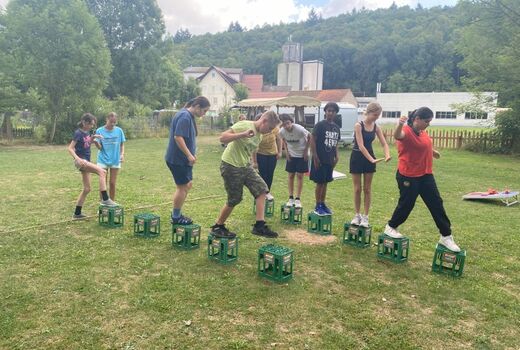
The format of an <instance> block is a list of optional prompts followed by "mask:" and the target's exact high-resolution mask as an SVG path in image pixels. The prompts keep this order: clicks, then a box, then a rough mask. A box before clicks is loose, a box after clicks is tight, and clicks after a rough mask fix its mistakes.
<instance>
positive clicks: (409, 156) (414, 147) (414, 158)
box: [397, 125, 433, 177]
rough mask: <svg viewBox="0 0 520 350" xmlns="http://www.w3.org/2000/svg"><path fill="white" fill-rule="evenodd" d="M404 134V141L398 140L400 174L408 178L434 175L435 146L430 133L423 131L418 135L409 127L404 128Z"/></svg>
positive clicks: (398, 167)
mask: <svg viewBox="0 0 520 350" xmlns="http://www.w3.org/2000/svg"><path fill="white" fill-rule="evenodd" d="M403 132H404V135H405V136H404V139H402V140H397V153H398V155H399V162H398V165H397V169H398V170H399V173H400V174H401V175H404V176H408V177H419V176H423V175H426V174H432V173H433V171H432V165H433V145H432V139H431V138H430V136H429V135H428V133H427V132H426V131H424V130H423V131H421V133H420V134H419V135H417V134H416V133H415V132H414V131H413V129H412V128H411V127H410V126H408V125H405V126H404V127H403Z"/></svg>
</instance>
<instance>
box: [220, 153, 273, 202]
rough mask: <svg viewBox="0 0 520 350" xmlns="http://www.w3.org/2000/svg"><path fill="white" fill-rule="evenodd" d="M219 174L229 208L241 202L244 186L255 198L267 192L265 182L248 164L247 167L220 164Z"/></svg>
mask: <svg viewBox="0 0 520 350" xmlns="http://www.w3.org/2000/svg"><path fill="white" fill-rule="evenodd" d="M220 174H221V175H222V178H223V179H224V187H225V188H226V193H227V196H228V198H227V205H228V206H230V207H234V206H235V205H237V204H238V203H240V202H241V201H242V194H243V191H244V186H246V187H247V189H248V190H249V192H251V194H252V195H253V197H255V198H257V197H258V196H260V195H262V194H264V193H267V192H268V191H269V189H268V188H267V184H266V183H265V181H264V180H263V179H262V178H261V177H260V174H258V173H257V172H256V170H255V169H253V167H252V166H251V165H250V164H249V165H248V166H247V167H235V166H233V165H231V164H229V163H226V162H222V163H220Z"/></svg>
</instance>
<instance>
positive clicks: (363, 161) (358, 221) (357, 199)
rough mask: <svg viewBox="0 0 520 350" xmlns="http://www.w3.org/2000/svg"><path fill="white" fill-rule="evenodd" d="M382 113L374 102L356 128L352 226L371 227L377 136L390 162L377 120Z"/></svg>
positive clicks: (388, 151) (353, 156) (351, 158)
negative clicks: (362, 201) (370, 216)
mask: <svg viewBox="0 0 520 350" xmlns="http://www.w3.org/2000/svg"><path fill="white" fill-rule="evenodd" d="M381 112H382V108H381V106H380V105H379V104H378V103H375V102H372V103H370V104H369V105H368V106H367V110H366V112H365V118H364V120H363V121H360V122H358V123H356V125H355V126H354V144H353V147H352V153H351V154H350V173H351V174H352V182H353V185H354V209H355V211H356V215H355V216H354V218H353V219H352V221H351V225H356V226H363V227H369V224H368V212H369V209H370V202H371V187H372V178H373V176H374V173H375V172H376V163H377V161H376V156H375V154H374V150H373V148H372V142H373V141H374V140H375V138H376V136H377V138H378V139H379V141H380V142H381V145H382V146H383V149H384V152H385V161H387V162H388V161H389V160H390V159H391V157H390V149H389V147H388V144H387V143H386V140H385V137H384V135H383V132H382V131H381V129H380V128H379V127H378V126H377V124H376V120H377V119H378V118H379V115H380V114H381ZM361 180H363V194H364V196H363V197H364V208H363V209H364V211H363V214H361V190H362V186H361Z"/></svg>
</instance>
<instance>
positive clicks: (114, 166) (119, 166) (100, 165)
mask: <svg viewBox="0 0 520 350" xmlns="http://www.w3.org/2000/svg"><path fill="white" fill-rule="evenodd" d="M97 165H98V166H99V167H100V168H103V169H105V170H107V169H111V168H112V169H121V163H119V164H113V165H106V164H103V163H97Z"/></svg>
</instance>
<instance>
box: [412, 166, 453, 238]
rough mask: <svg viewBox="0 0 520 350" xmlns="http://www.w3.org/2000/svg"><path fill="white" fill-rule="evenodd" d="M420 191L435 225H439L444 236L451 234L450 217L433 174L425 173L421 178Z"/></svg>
mask: <svg viewBox="0 0 520 350" xmlns="http://www.w3.org/2000/svg"><path fill="white" fill-rule="evenodd" d="M419 191H420V192H419V193H420V195H421V198H422V199H423V201H424V204H426V206H427V207H428V210H429V211H430V214H431V215H432V217H433V220H434V221H435V225H437V228H438V229H439V232H440V234H441V235H442V236H449V235H451V223H450V219H449V218H448V215H447V214H446V210H444V205H443V204H442V198H441V195H440V193H439V190H438V188H437V184H436V183H435V178H434V177H433V175H431V174H430V175H424V176H423V177H422V178H421V183H420V190H419Z"/></svg>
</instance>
